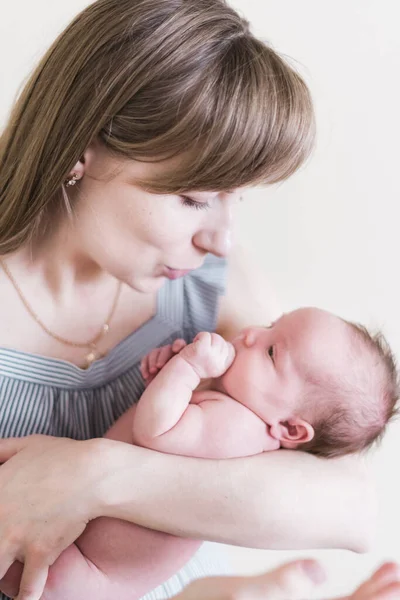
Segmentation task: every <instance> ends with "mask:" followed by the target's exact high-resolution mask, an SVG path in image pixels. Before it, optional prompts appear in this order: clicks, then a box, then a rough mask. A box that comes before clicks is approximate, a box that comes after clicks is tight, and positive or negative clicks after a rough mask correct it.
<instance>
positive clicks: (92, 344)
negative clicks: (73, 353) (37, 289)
mask: <svg viewBox="0 0 400 600" xmlns="http://www.w3.org/2000/svg"><path fill="white" fill-rule="evenodd" d="M0 265H1V267H2V269H3V271H4V273H5V274H6V275H7V277H8V279H9V280H10V281H11V283H12V285H13V286H14V288H15V290H16V292H17V294H18V296H19V297H20V299H21V301H22V303H23V305H24V306H25V308H26V310H27V311H28V313H29V314H30V315H31V317H32V318H33V319H34V320H35V321H36V323H37V324H38V325H39V326H40V327H41V328H42V329H43V331H45V332H46V333H47V334H48V335H49V336H51V337H52V338H54V339H55V340H57V341H58V342H61V343H62V344H66V345H67V346H73V347H74V348H89V352H88V354H87V355H86V356H85V359H86V362H87V367H86V368H89V367H90V365H91V364H92V363H93V362H94V361H95V360H96V359H98V358H100V357H101V354H100V352H99V351H98V349H97V345H98V343H99V342H100V340H101V339H102V338H103V336H105V335H106V334H107V333H108V332H109V330H110V321H111V319H112V317H113V315H114V312H115V309H116V308H117V304H118V300H119V296H120V293H121V286H122V283H121V281H119V282H118V286H117V292H116V294H115V298H114V302H113V304H112V306H111V310H110V312H109V313H108V315H107V318H106V321H105V323H104V325H103V326H102V327H101V329H100V331H99V332H98V333H97V334H96V335H95V336H94V337H93V338H91V339H90V340H88V341H87V342H72V341H71V340H68V339H66V338H64V337H62V336H61V335H58V334H57V333H54V332H52V331H50V329H49V328H48V327H46V325H45V324H44V323H43V321H41V319H40V318H39V317H38V316H37V314H36V313H35V312H34V310H33V308H32V307H31V306H30V304H29V303H28V301H27V299H26V298H25V296H24V294H23V293H22V291H21V288H20V287H19V285H18V283H17V282H16V281H15V279H14V276H13V275H12V274H11V272H10V270H9V268H8V266H7V265H6V264H5V263H4V261H3V260H2V259H1V258H0Z"/></svg>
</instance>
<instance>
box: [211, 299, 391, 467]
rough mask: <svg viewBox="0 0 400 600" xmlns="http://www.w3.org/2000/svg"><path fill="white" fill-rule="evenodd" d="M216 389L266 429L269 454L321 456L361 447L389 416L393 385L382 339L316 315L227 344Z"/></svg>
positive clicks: (287, 317) (288, 318)
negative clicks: (229, 350)
mask: <svg viewBox="0 0 400 600" xmlns="http://www.w3.org/2000/svg"><path fill="white" fill-rule="evenodd" d="M233 344H234V346H235V350H236V357H235V360H234V363H233V364H232V366H231V367H230V369H229V370H228V371H227V372H226V374H225V375H224V376H223V377H222V385H223V388H224V390H225V391H226V392H227V393H228V394H230V395H231V396H232V397H233V398H235V399H236V400H238V401H239V402H241V403H242V404H244V405H246V406H247V407H248V408H250V409H251V410H253V412H255V413H256V414H257V415H258V416H260V417H261V418H262V419H263V420H264V421H265V423H266V424H267V425H268V429H269V435H270V436H271V438H273V439H274V440H276V442H277V445H276V447H282V448H293V449H295V448H298V449H302V450H306V451H308V452H312V453H313V454H318V455H320V456H325V457H334V456H340V455H343V454H348V453H351V452H356V451H360V450H362V449H364V448H367V447H368V446H370V445H371V444H372V442H374V441H375V440H377V439H379V438H380V437H381V436H382V434H383V432H384V430H385V427H386V424H387V422H388V421H389V420H390V418H391V417H392V416H393V415H394V414H395V412H396V409H395V405H396V401H397V398H398V391H399V390H398V381H397V373H396V366H395V362H394V359H393V355H392V353H391V351H390V349H389V346H388V345H387V343H386V341H385V340H384V338H383V336H382V335H376V336H372V335H370V334H369V332H368V331H367V330H366V329H365V328H364V327H362V326H359V325H356V324H353V323H349V322H347V321H344V320H343V319H341V318H339V317H337V316H335V315H333V314H331V313H329V312H326V311H323V310H321V309H317V308H302V309H299V310H296V311H293V312H291V313H287V314H284V315H283V316H282V317H281V318H280V319H278V320H277V321H276V322H275V323H273V324H272V325H271V326H270V327H268V328H265V327H250V328H248V329H245V330H244V331H243V332H242V333H241V334H240V335H239V336H238V337H237V338H236V339H235V340H234V341H233Z"/></svg>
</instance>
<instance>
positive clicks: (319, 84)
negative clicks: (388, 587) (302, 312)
mask: <svg viewBox="0 0 400 600" xmlns="http://www.w3.org/2000/svg"><path fill="white" fill-rule="evenodd" d="M87 4H88V2H87V1H86V0H69V2H62V1H60V0H57V1H56V2H52V3H51V4H48V2H47V0H36V2H32V1H31V0H14V2H12V3H9V2H7V3H6V2H5V0H3V1H2V4H1V6H0V56H1V57H2V58H1V61H0V92H1V93H0V124H2V123H3V122H4V120H5V118H6V114H7V112H8V110H9V108H10V106H11V103H12V101H13V98H14V96H15V94H16V93H17V90H18V89H19V87H20V85H21V82H22V80H23V78H24V77H26V75H27V74H28V72H29V70H30V68H31V67H32V66H33V65H34V64H35V62H36V60H37V59H38V58H39V57H40V56H41V54H42V52H43V51H44V50H45V48H46V47H47V45H48V44H49V43H50V42H51V41H52V40H53V38H54V37H55V35H56V34H57V33H58V32H59V31H61V30H62V28H63V27H64V25H66V24H67V22H68V21H69V19H70V18H71V17H72V16H73V15H75V13H76V12H78V11H79V10H81V9H82V8H83V7H84V6H86V5H87ZM233 4H234V6H235V7H236V8H237V9H238V10H239V11H240V12H242V14H244V15H245V16H246V17H247V18H249V20H250V21H251V22H252V23H253V24H254V25H253V28H254V30H255V32H256V33H257V34H258V35H260V36H261V37H262V38H264V39H267V40H269V41H271V42H272V44H273V45H274V47H275V48H276V49H277V50H279V51H280V52H282V53H283V54H285V55H287V56H289V57H291V59H293V60H294V61H295V62H294V64H296V65H297V66H298V68H299V69H300V71H301V72H302V73H303V74H304V76H305V77H306V79H307V81H308V83H309V85H310V88H311V90H312V94H313V97H314V100H315V105H316V111H317V119H318V144H317V148H316V151H315V152H314V155H313V157H312V159H311V160H310V161H309V163H308V164H307V166H306V167H305V168H303V169H302V170H301V171H300V172H299V173H298V174H296V175H295V176H294V177H293V178H292V179H291V180H290V181H288V182H286V183H284V184H281V185H280V186H276V187H274V188H269V189H264V190H254V191H252V192H251V193H248V194H247V200H246V202H245V203H244V204H243V205H241V207H240V212H239V223H238V228H239V231H240V236H241V238H242V240H243V241H244V242H245V243H246V244H247V245H248V246H249V248H251V249H252V250H253V251H254V252H255V253H256V254H257V255H258V257H259V261H260V263H261V264H262V265H263V266H264V267H265V271H266V272H267V273H268V274H269V276H270V278H271V281H272V282H273V284H274V286H275V287H276V289H277V290H278V293H279V295H280V298H281V300H282V305H283V308H284V309H285V310H289V309H291V308H294V307H297V306H300V305H310V304H311V305H318V306H321V307H323V308H326V309H329V310H332V311H334V312H337V313H339V314H340V315H342V316H344V317H346V318H350V319H354V320H358V321H361V322H364V323H365V324H366V325H369V326H372V327H377V326H379V327H381V328H383V330H384V332H385V333H386V334H387V337H388V339H389V341H390V342H391V344H392V346H393V348H394V350H395V351H396V352H397V354H399V352H400V319H399V311H398V299H399V296H400V289H399V284H398V278H397V271H398V248H399V242H398V227H399V225H398V222H399V217H400V209H399V205H398V203H399V201H400V197H399V191H398V187H399V177H398V172H399V158H400V156H399V149H398V139H399V137H400V117H399V107H400V83H399V75H400V43H399V35H398V23H399V22H400V3H399V2H398V1H397V0H324V1H321V0H301V2H299V1H298V0H274V1H273V0H234V1H233ZM399 433H400V425H399V424H394V425H392V427H391V429H390V431H389V433H388V435H387V437H386V439H385V440H384V443H383V445H382V447H381V448H380V449H379V450H378V451H376V452H375V454H374V455H373V456H372V457H371V459H370V462H371V468H372V469H373V472H374V475H375V478H376V481H377V486H378V491H379V498H380V502H381V513H380V520H379V528H378V537H377V540H376V543H375V546H374V549H373V551H372V552H371V553H369V554H367V555H355V554H353V553H350V552H346V551H324V552H321V551H319V552H300V553H297V552H296V553H295V552H279V553H277V552H264V551H260V550H246V549H242V548H240V549H237V548H234V549H229V551H230V552H231V554H232V557H233V559H234V563H235V565H236V566H237V568H238V569H239V570H240V571H241V572H243V573H253V572H256V571H259V570H260V569H263V568H264V567H267V566H270V565H273V564H276V563H278V562H281V561H282V560H284V559H287V558H289V557H292V556H298V555H301V556H316V557H319V558H320V559H321V560H322V562H323V563H324V565H325V567H326V568H327V570H328V573H329V574H330V582H329V584H327V585H326V586H325V587H324V588H323V589H322V590H320V591H318V594H317V596H319V597H321V596H322V595H328V594H332V595H333V594H338V593H341V592H344V591H347V590H349V589H350V588H351V587H352V586H354V585H355V584H356V583H357V582H359V581H360V580H361V579H362V578H363V577H364V576H365V575H366V574H367V573H368V572H370V570H371V569H372V568H373V567H375V566H376V565H378V564H379V563H380V562H381V561H382V560H384V559H388V558H390V559H397V560H399V561H400V545H399V541H398V540H399V539H400V519H399V517H398V503H399V491H398V485H397V479H398V474H399V468H398V460H399V457H400V439H399ZM304 484H305V485H306V482H305V483H304ZM337 493H338V495H339V494H340V490H338V491H337Z"/></svg>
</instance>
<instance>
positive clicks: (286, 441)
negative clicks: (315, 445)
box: [270, 417, 314, 449]
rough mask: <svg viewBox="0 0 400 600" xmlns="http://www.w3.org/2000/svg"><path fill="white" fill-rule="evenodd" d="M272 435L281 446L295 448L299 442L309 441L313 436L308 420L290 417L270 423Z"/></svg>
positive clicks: (312, 429)
mask: <svg viewBox="0 0 400 600" xmlns="http://www.w3.org/2000/svg"><path fill="white" fill-rule="evenodd" d="M270 433H271V435H272V437H274V438H275V439H277V440H279V441H280V445H281V448H289V449H295V448H297V446H298V445H300V444H305V443H306V442H309V441H310V440H312V439H313V437H314V428H313V426H312V425H310V423H308V421H304V419H300V418H299V417H292V418H290V419H287V420H286V421H279V423H275V424H274V425H271V428H270Z"/></svg>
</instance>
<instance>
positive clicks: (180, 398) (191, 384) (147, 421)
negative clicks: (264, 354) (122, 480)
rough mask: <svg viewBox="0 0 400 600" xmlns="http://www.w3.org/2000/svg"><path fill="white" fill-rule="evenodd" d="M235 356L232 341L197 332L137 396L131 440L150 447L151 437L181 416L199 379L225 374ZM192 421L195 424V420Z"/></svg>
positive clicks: (161, 433) (174, 424)
mask: <svg viewBox="0 0 400 600" xmlns="http://www.w3.org/2000/svg"><path fill="white" fill-rule="evenodd" d="M234 355H235V351H234V349H233V346H232V344H230V343H228V342H226V341H225V340H224V339H223V338H222V337H221V336H219V335H217V334H214V333H205V332H204V333H200V334H198V335H197V336H196V338H195V340H194V342H193V343H192V344H189V345H188V346H186V347H185V348H183V350H182V351H181V352H180V353H179V354H177V355H176V356H174V357H173V358H172V359H171V360H169V362H168V363H167V364H166V365H165V366H164V367H163V369H162V370H161V371H160V373H158V375H157V377H156V378H155V379H154V380H153V381H152V382H151V384H150V385H149V387H148V388H147V389H146V391H145V392H144V393H143V395H142V397H141V398H140V400H139V403H138V405H137V407H136V412H135V418H134V422H133V443H135V444H139V445H141V446H147V447H153V446H152V445H151V442H152V440H154V438H158V437H159V436H162V435H164V434H166V433H167V432H168V431H170V430H171V429H172V428H173V427H175V426H176V425H177V423H178V422H179V421H180V420H181V419H182V417H183V415H184V413H185V411H186V410H187V408H188V405H189V403H190V401H191V398H192V394H193V392H194V390H195V389H196V388H197V386H198V385H199V383H200V381H201V380H202V379H208V378H210V377H219V376H220V375H222V374H223V373H225V371H226V370H227V369H228V368H229V367H230V365H231V364H232V362H233V359H234ZM171 399H173V400H172V401H171ZM191 408H192V407H191ZM192 421H193V426H195V422H194V421H195V419H194V420H193V419H192ZM188 433H189V432H188ZM183 453H184V452H183Z"/></svg>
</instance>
